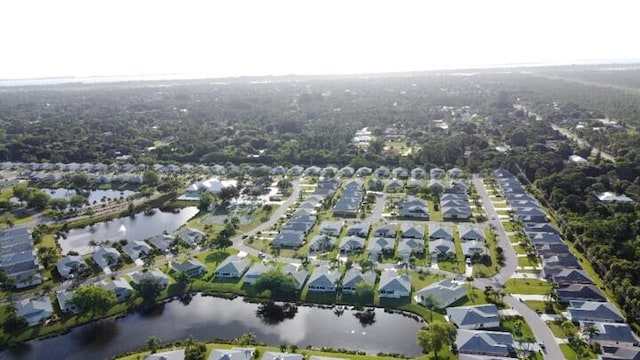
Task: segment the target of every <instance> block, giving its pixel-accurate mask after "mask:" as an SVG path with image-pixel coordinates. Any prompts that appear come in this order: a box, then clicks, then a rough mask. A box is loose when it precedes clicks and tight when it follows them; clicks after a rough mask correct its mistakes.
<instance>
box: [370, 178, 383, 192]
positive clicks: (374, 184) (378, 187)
mask: <svg viewBox="0 0 640 360" xmlns="http://www.w3.org/2000/svg"><path fill="white" fill-rule="evenodd" d="M367 189H369V190H370V191H382V190H383V189H384V182H383V181H382V180H380V179H375V178H372V179H369V180H368V181H367Z"/></svg>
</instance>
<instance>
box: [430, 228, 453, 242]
mask: <svg viewBox="0 0 640 360" xmlns="http://www.w3.org/2000/svg"><path fill="white" fill-rule="evenodd" d="M429 238H430V239H449V240H453V232H452V231H451V228H449V227H444V226H438V225H431V226H429Z"/></svg>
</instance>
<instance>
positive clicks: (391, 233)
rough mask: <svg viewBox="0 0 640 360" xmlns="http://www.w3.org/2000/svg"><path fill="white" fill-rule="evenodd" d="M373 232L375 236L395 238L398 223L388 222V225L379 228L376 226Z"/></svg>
mask: <svg viewBox="0 0 640 360" xmlns="http://www.w3.org/2000/svg"><path fill="white" fill-rule="evenodd" d="M373 233H374V234H375V236H382V237H392V238H395V237H396V225H395V224H387V225H382V226H378V227H377V228H375V230H374V231H373Z"/></svg>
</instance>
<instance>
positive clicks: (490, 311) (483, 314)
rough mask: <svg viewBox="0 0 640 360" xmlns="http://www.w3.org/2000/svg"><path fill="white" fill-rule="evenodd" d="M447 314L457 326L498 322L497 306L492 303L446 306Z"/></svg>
mask: <svg viewBox="0 0 640 360" xmlns="http://www.w3.org/2000/svg"><path fill="white" fill-rule="evenodd" d="M447 316H448V317H449V321H450V322H452V323H454V324H456V325H457V326H458V327H462V326H467V325H478V326H480V325H482V324H490V323H495V322H498V323H500V317H499V316H498V308H497V307H496V306H495V305H494V304H485V305H476V306H460V307H450V308H447Z"/></svg>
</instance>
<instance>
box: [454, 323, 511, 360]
mask: <svg viewBox="0 0 640 360" xmlns="http://www.w3.org/2000/svg"><path fill="white" fill-rule="evenodd" d="M456 344H457V345H458V353H460V354H473V355H485V356H501V357H507V358H508V357H512V355H515V351H514V349H513V336H512V335H511V334H510V333H508V332H499V331H485V330H464V329H460V330H458V336H457V337H456Z"/></svg>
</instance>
